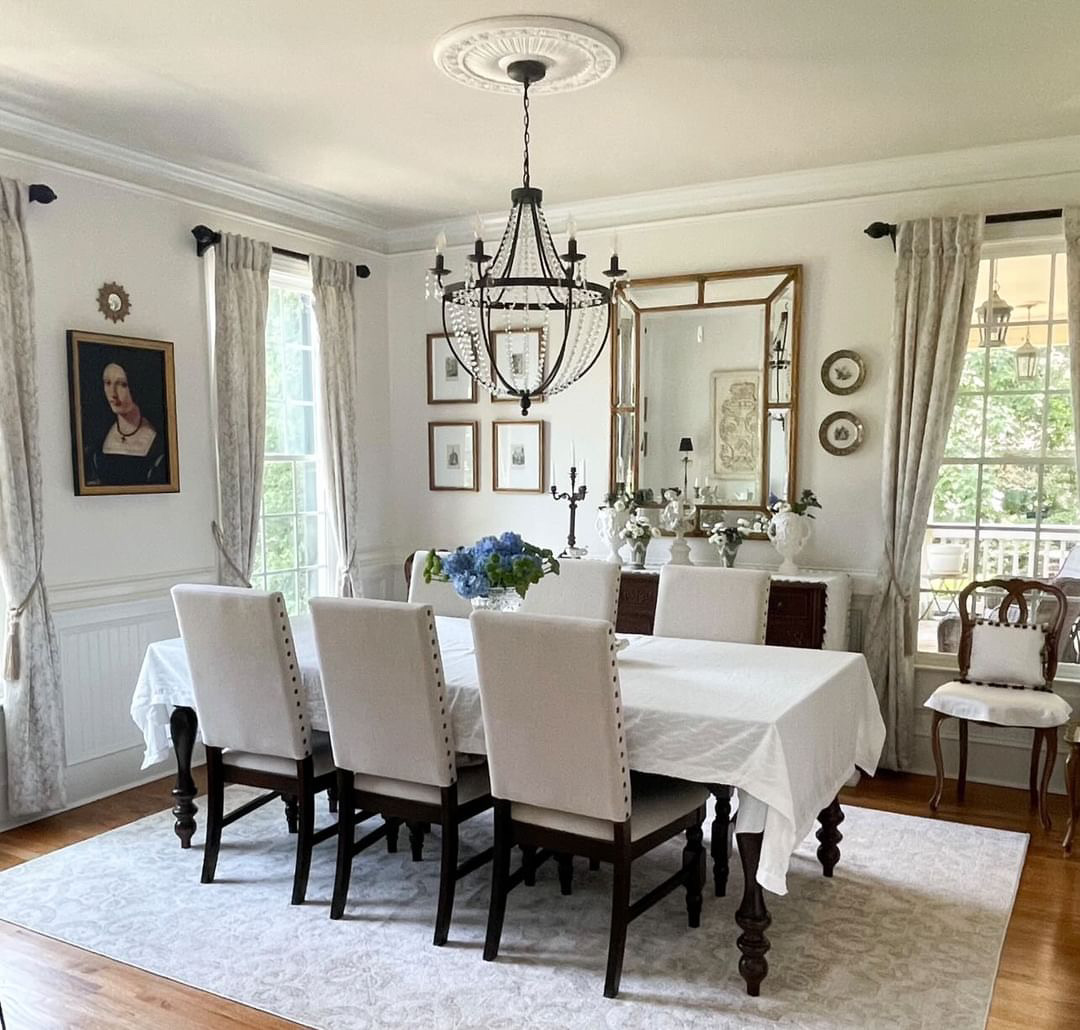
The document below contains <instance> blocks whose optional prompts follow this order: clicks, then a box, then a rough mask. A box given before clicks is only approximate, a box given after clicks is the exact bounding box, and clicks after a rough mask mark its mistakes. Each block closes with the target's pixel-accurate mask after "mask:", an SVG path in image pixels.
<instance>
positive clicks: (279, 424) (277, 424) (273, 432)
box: [264, 401, 286, 454]
mask: <svg viewBox="0 0 1080 1030" xmlns="http://www.w3.org/2000/svg"><path fill="white" fill-rule="evenodd" d="M264 446H265V449H266V453H267V454H285V453H286V451H285V405H284V404H280V403H278V402H276V401H267V404H266V443H265V445H264Z"/></svg>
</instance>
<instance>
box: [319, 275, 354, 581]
mask: <svg viewBox="0 0 1080 1030" xmlns="http://www.w3.org/2000/svg"><path fill="white" fill-rule="evenodd" d="M311 281H312V285H313V287H314V293H315V318H316V320H317V321H318V324H319V354H320V367H321V369H322V384H321V389H322V397H323V411H324V413H325V419H324V422H323V427H322V435H321V440H320V444H321V447H322V452H323V462H324V465H325V466H326V474H327V479H328V481H329V487H330V504H331V512H330V514H331V516H332V518H331V527H332V529H333V532H334V540H335V542H336V544H337V551H338V556H339V566H338V576H339V580H338V592H339V593H340V594H341V596H342V597H358V596H360V595H361V594H362V592H363V591H362V590H361V589H360V578H359V573H358V570H357V568H356V537H357V531H358V529H359V520H360V480H359V476H360V445H359V441H358V440H357V437H356V423H357V410H358V408H357V405H358V399H357V398H358V394H359V386H358V383H359V373H358V371H357V362H356V307H355V289H354V286H355V283H356V270H355V268H354V267H353V266H352V265H351V264H349V263H348V262H345V261H335V260H334V259H333V258H326V257H319V256H318V255H316V254H312V255H311Z"/></svg>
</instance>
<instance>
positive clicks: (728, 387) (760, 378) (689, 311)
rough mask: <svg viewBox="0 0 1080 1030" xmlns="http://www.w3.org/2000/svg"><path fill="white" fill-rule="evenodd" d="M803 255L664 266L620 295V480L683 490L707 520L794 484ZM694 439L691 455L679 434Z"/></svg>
mask: <svg viewBox="0 0 1080 1030" xmlns="http://www.w3.org/2000/svg"><path fill="white" fill-rule="evenodd" d="M799 279H800V269H799V267H798V266H785V267H780V268H770V269H760V270H749V271H747V272H745V273H743V272H719V273H711V274H707V275H697V276H685V277H682V278H681V279H676V278H672V277H666V278H663V279H659V280H644V281H638V282H636V283H631V284H626V285H625V286H624V287H623V288H622V289H620V291H619V293H618V296H617V304H616V311H615V315H614V319H615V333H614V339H615V346H614V348H613V356H612V376H613V380H612V439H611V443H612V452H611V453H612V459H611V483H612V486H613V487H614V486H615V484H624V485H625V487H626V489H628V490H630V491H631V492H636V493H637V495H638V499H639V501H640V502H644V503H646V504H647V503H649V502H650V500H651V501H653V502H655V503H658V504H659V503H661V500H660V499H661V498H662V497H663V494H664V491H665V490H669V489H677V490H679V491H680V492H681V490H682V487H683V482H684V472H685V473H686V482H687V485H688V493H689V500H690V501H691V502H693V503H694V504H696V505H697V507H698V509H699V527H700V526H704V525H705V524H710V525H711V524H713V523H715V522H716V521H717V519H718V518H720V517H722V514H723V512H724V511H726V510H732V511H734V512H745V511H750V510H758V511H761V510H764V509H765V507H766V506H767V505H768V504H769V503H770V499H777V498H779V499H786V498H788V497H789V496H792V494H793V492H794V490H795V485H794V482H793V475H794V469H795V450H796V440H795V429H796V426H797V417H796V405H797V396H796V374H797V367H798V328H799V326H798V310H799ZM684 440H689V441H691V445H692V447H693V450H692V451H691V452H689V457H690V464H689V466H688V467H687V466H684V464H683V461H682V459H683V458H684V457H686V456H687V452H685V451H680V442H682V441H684Z"/></svg>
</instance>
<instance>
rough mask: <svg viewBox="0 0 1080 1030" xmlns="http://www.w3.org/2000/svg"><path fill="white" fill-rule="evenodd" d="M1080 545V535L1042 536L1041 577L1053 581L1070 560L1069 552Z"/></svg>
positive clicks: (1040, 550) (1048, 534)
mask: <svg viewBox="0 0 1080 1030" xmlns="http://www.w3.org/2000/svg"><path fill="white" fill-rule="evenodd" d="M1078 543H1080V533H1062V532H1054V531H1051V532H1048V533H1043V535H1042V544H1041V546H1040V547H1039V571H1038V575H1039V576H1040V577H1043V576H1045V577H1046V578H1047V579H1053V578H1054V577H1055V576H1057V575H1059V574H1060V573H1061V568H1062V566H1063V565H1064V564H1065V559H1066V558H1068V556H1069V552H1070V551H1071V550H1072V549H1073V548H1074V547H1076V545H1077V544H1078Z"/></svg>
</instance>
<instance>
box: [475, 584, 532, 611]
mask: <svg viewBox="0 0 1080 1030" xmlns="http://www.w3.org/2000/svg"><path fill="white" fill-rule="evenodd" d="M523 600H524V598H523V597H522V596H521V594H519V593H518V592H517V591H516V590H514V589H513V588H512V587H492V588H491V590H489V591H488V593H487V596H486V597H474V598H472V606H473V608H477V609H480V608H485V609H487V610H488V611H493V612H516V611H517V610H518V609H519V608H520V607H521V602H522V601H523Z"/></svg>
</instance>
